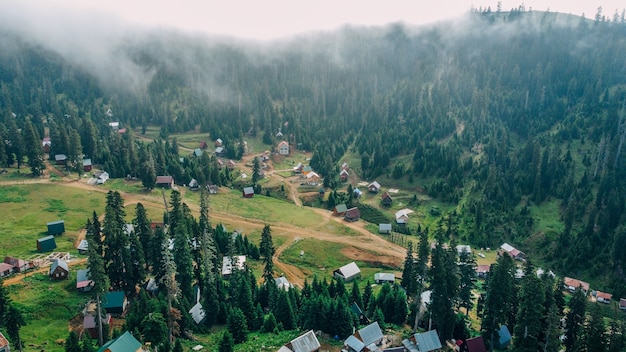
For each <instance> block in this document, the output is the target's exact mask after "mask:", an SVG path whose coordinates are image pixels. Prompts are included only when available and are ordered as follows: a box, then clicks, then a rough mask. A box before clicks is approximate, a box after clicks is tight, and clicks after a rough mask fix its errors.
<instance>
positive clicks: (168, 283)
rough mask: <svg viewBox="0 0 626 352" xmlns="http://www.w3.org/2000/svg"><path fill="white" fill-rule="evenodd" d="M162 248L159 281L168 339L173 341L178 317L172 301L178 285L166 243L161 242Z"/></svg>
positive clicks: (175, 298)
mask: <svg viewBox="0 0 626 352" xmlns="http://www.w3.org/2000/svg"><path fill="white" fill-rule="evenodd" d="M162 249H163V252H162V259H161V260H162V263H163V264H162V265H163V276H162V277H161V279H160V283H161V284H162V285H163V287H164V288H165V295H166V298H167V328H168V335H169V338H168V341H169V342H171V341H173V338H174V333H175V332H176V331H177V330H178V321H177V319H178V318H179V317H178V316H177V314H176V311H175V308H174V307H173V303H174V302H175V301H177V300H178V296H179V295H180V287H179V286H178V282H177V281H176V263H175V262H174V257H173V256H172V253H171V252H170V250H169V246H168V245H167V243H163V244H162Z"/></svg>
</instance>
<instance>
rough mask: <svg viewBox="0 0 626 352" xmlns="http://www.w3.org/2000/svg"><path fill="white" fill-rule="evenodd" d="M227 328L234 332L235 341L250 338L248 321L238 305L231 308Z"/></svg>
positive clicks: (238, 341)
mask: <svg viewBox="0 0 626 352" xmlns="http://www.w3.org/2000/svg"><path fill="white" fill-rule="evenodd" d="M226 328H227V329H228V331H229V332H230V333H231V334H232V336H233V340H234V342H235V343H242V342H245V341H246V340H247V339H248V323H247V322H246V316H245V315H244V314H243V312H242V311H241V309H239V308H236V307H234V308H231V309H230V313H229V314H228V321H227V322H226Z"/></svg>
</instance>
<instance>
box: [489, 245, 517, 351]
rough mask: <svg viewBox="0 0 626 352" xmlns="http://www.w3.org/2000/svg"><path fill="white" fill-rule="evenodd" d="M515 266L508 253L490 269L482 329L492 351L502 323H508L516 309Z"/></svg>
mask: <svg viewBox="0 0 626 352" xmlns="http://www.w3.org/2000/svg"><path fill="white" fill-rule="evenodd" d="M514 267H515V266H514V263H513V259H511V257H510V256H508V255H503V256H501V257H499V258H498V259H497V261H496V263H495V264H492V265H491V269H490V271H489V279H488V280H487V282H486V285H487V288H486V293H485V300H484V303H483V305H484V307H483V316H482V322H481V323H482V324H481V331H482V334H483V338H484V340H485V344H487V345H488V346H489V349H490V351H491V350H493V346H494V343H495V341H497V340H498V338H499V336H498V330H499V328H500V325H503V324H506V323H507V320H508V317H509V315H510V314H512V312H513V309H514V302H513V301H514V300H515V299H516V298H515V295H514V292H516V290H515V283H514V280H515V277H514V271H513V270H514Z"/></svg>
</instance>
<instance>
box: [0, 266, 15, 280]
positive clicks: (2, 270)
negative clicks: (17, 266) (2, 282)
mask: <svg viewBox="0 0 626 352" xmlns="http://www.w3.org/2000/svg"><path fill="white" fill-rule="evenodd" d="M12 273H13V265H11V264H7V263H0V277H4V276H8V275H11V274H12Z"/></svg>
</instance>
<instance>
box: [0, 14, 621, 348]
mask: <svg viewBox="0 0 626 352" xmlns="http://www.w3.org/2000/svg"><path fill="white" fill-rule="evenodd" d="M88 34H89V31H88V30H86V31H85V33H81V34H80V35H81V36H83V35H88ZM0 37H1V38H2V44H3V48H6V50H1V51H0V140H2V141H4V143H0V166H1V167H21V166H23V165H25V164H28V165H29V166H30V167H31V169H32V173H33V174H37V173H38V172H39V171H40V170H41V165H40V164H39V160H40V158H41V155H42V154H41V150H40V148H41V146H40V145H39V144H37V145H33V143H36V142H34V141H33V140H35V139H40V138H42V137H44V136H49V137H50V138H51V140H52V146H51V148H52V150H51V151H50V155H54V154H58V153H63V154H66V155H69V156H71V159H73V161H72V162H74V163H76V162H78V159H79V158H78V155H79V154H83V155H84V156H85V157H89V158H91V159H92V161H93V162H94V163H96V164H99V165H102V167H103V169H105V170H107V171H108V172H109V173H110V174H111V176H112V177H126V176H127V175H131V176H134V177H138V178H141V179H142V181H144V185H145V186H146V188H151V187H152V186H153V184H154V182H155V181H154V180H155V176H156V175H165V174H167V175H172V176H174V177H175V179H176V180H177V182H180V183H188V182H189V181H190V179H191V178H195V179H196V180H198V181H199V183H201V184H205V183H213V184H218V185H224V184H228V183H229V182H230V175H229V174H228V173H227V171H224V170H219V168H218V166H217V160H216V159H215V158H214V157H208V156H204V157H203V158H204V159H194V158H184V161H182V162H181V161H180V155H179V151H178V143H177V141H176V140H175V139H173V138H169V137H170V135H171V134H172V133H178V132H186V131H190V130H194V129H195V130H198V131H201V132H205V133H210V135H211V136H212V138H218V137H219V138H221V139H222V140H224V146H225V149H226V151H227V153H228V155H227V157H228V158H232V159H237V158H240V157H241V152H240V149H239V148H237V145H238V143H239V142H240V141H242V140H243V139H244V138H246V136H257V135H261V136H263V140H264V141H265V142H266V143H267V144H272V143H275V142H276V140H275V139H276V137H275V136H276V133H277V132H278V131H279V130H280V131H281V133H282V134H283V135H284V136H285V139H287V140H288V141H289V142H290V143H291V144H292V145H293V146H295V148H297V149H300V150H306V151H312V152H313V157H312V159H311V166H312V167H313V168H314V169H315V170H316V171H317V172H318V173H320V174H322V175H323V176H324V177H325V179H329V180H331V181H332V180H333V179H335V180H336V179H337V177H338V174H339V172H338V171H339V170H338V167H337V165H338V163H339V161H340V159H341V158H342V157H343V156H344V155H345V154H346V153H353V154H354V155H357V156H358V157H359V158H360V160H361V162H360V165H355V166H354V168H355V170H356V171H357V172H358V173H359V176H360V177H361V178H363V179H374V178H375V177H380V176H385V175H392V176H393V178H394V179H408V180H416V181H415V182H416V183H417V180H419V183H420V185H423V189H424V191H425V192H426V193H427V194H428V195H429V196H431V197H433V198H436V199H438V200H440V201H443V202H447V203H449V204H454V205H457V204H458V205H459V206H458V207H457V209H458V214H457V219H459V221H462V224H463V226H457V227H456V230H455V233H454V235H455V236H456V237H457V238H458V239H459V240H460V241H464V242H468V243H471V244H473V245H476V246H480V247H494V246H496V245H498V244H500V243H501V242H502V241H504V240H509V241H514V242H517V243H520V244H521V245H522V246H523V248H524V249H527V252H531V253H533V254H535V255H537V256H540V257H542V259H543V260H545V261H546V262H548V263H551V264H552V265H553V266H554V268H555V269H557V270H565V269H567V270H568V272H570V273H572V275H576V274H583V273H584V274H585V275H587V276H593V277H597V278H600V279H599V280H602V284H603V286H604V287H606V289H607V290H610V291H611V292H613V293H614V294H615V295H616V296H624V295H626V280H625V278H624V265H626V252H625V251H624V243H626V230H624V216H625V212H626V207H625V205H626V204H625V199H624V194H626V192H625V191H626V189H625V188H626V184H625V183H624V182H622V181H621V180H623V179H624V177H625V176H626V167H625V162H626V160H625V156H624V150H623V149H624V146H623V143H624V139H625V138H626V137H625V136H626V121H625V114H626V107H625V105H626V104H625V101H626V86H625V85H624V82H626V65H624V57H626V25H625V23H624V17H623V15H621V16H619V15H618V16H613V17H612V18H611V19H608V18H606V17H605V16H599V17H598V16H596V17H595V18H594V19H586V18H584V17H578V16H571V15H563V14H557V13H549V12H537V11H525V10H524V9H518V10H515V11H512V12H500V11H494V12H491V11H473V12H471V13H468V14H467V16H465V17H464V18H461V19H458V20H456V21H455V22H445V23H440V24H436V25H431V26H425V27H420V28H409V27H406V26H403V25H401V24H394V25H390V26H387V27H384V28H360V27H345V28H343V29H341V30H339V31H336V32H329V33H319V34H311V35H309V36H301V37H298V38H293V39H290V40H285V41H280V42H272V43H264V44H259V43H246V42H241V41H239V42H237V41H232V42H229V41H225V40H221V39H215V38H208V37H204V36H200V35H187V34H184V33H179V32H167V31H155V32H145V33H137V34H136V35H132V36H129V35H128V34H125V36H123V37H120V38H118V40H112V41H111V42H110V45H109V46H106V47H105V48H102V49H101V51H98V52H99V53H101V55H100V56H99V55H95V54H93V52H94V51H89V50H87V49H90V48H89V47H84V48H82V47H80V46H79V45H80V44H78V43H73V45H74V46H75V48H81V49H85V50H83V51H84V52H90V53H92V54H89V55H85V56H84V57H81V58H82V59H83V60H78V59H77V57H80V56H81V50H74V51H70V50H68V49H67V48H64V47H60V45H56V44H57V42H55V41H52V39H50V41H47V38H46V37H45V36H43V35H41V34H40V35H39V37H37V38H36V39H33V38H29V37H27V36H26V35H25V34H24V33H23V32H21V31H19V30H17V29H16V28H12V27H9V26H8V25H2V26H0ZM122 39H124V40H122ZM85 45H86V44H85ZM100 45H104V44H103V43H100ZM76 46H78V47H76ZM113 54H117V57H119V60H117V61H116V60H110V59H111V58H112V57H116V55H113ZM94 68H101V70H95V69H94ZM109 109H110V112H111V113H108V112H109ZM111 121H119V122H120V123H121V124H122V125H123V126H127V127H128V128H129V131H128V132H127V133H125V134H119V133H116V132H115V131H112V129H111V128H110V126H109V125H108V123H109V122H111ZM149 126H160V128H161V129H160V135H159V138H157V139H156V140H154V141H152V142H148V143H146V142H144V141H141V140H140V138H138V136H139V135H141V134H142V133H143V132H145V130H146V128H147V127H149ZM46 131H48V132H47V133H46ZM37 143H38V142H37ZM79 149H80V152H79V151H78V150H79ZM331 181H329V182H328V183H327V185H329V186H335V185H337V183H333V182H331ZM549 202H557V203H558V207H559V215H558V216H559V218H558V219H557V220H558V222H559V223H560V224H562V229H560V228H559V229H557V230H555V231H553V232H551V233H542V234H536V233H534V232H533V229H534V223H535V221H536V220H537V218H536V216H533V215H532V214H533V212H532V211H533V209H537V207H540V206H542V205H545V204H547V203H549ZM116 231H117V230H116ZM178 231H179V237H183V236H184V235H185V232H186V231H188V229H185V228H184V227H181V228H180V229H179V230H178ZM216 242H217V243H218V244H219V238H216ZM148 252H149V251H148ZM152 256H154V254H153V255H152ZM186 256H187V254H186V253H179V254H178V258H179V260H183V259H184V261H187V259H185V258H186ZM180 258H182V259H180ZM146 260H147V262H148V263H149V262H150V261H154V259H151V257H150V256H149V257H147V258H146ZM443 263H445V261H444V262H443ZM122 264H124V263H119V265H120V266H121V265H122ZM185 275H186V276H184V279H185V280H183V281H184V282H185V286H188V284H187V282H188V281H189V278H190V276H189V275H191V274H190V273H189V272H186V273H185ZM113 279H115V278H113ZM114 282H115V283H116V284H117V285H120V286H124V285H129V284H132V283H130V282H123V281H122V280H121V279H119V280H114ZM184 288H185V289H186V290H188V287H184ZM443 289H445V288H443ZM531 298H532V297H530V296H529V297H528V299H531ZM326 308H328V309H330V307H326ZM343 308H344V307H343V306H341V307H332V309H339V310H341V309H343ZM443 313H445V312H442V314H443ZM513 313H514V311H511V314H513ZM221 314H223V316H221V317H218V318H219V319H222V320H223V321H224V322H225V321H226V319H224V318H225V317H227V315H228V314H230V313H229V312H221ZM233 314H234V318H238V314H236V312H235V313H233ZM383 314H384V310H383ZM489 314H491V313H489ZM218 318H216V319H218ZM234 318H233V319H234ZM276 318H277V319H278V317H276ZM494 319H495V318H494ZM231 320H232V319H231ZM494 321H495V320H494ZM336 328H337V329H341V328H342V327H336ZM485 329H487V330H491V329H493V327H492V326H486V327H485ZM233 338H235V339H236V338H237V337H235V336H233Z"/></svg>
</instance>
